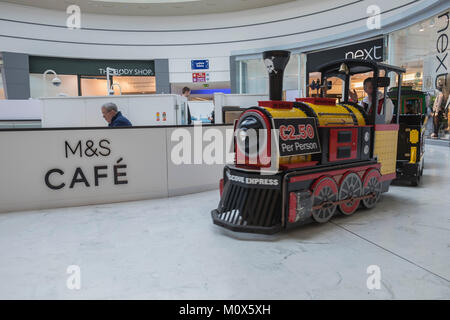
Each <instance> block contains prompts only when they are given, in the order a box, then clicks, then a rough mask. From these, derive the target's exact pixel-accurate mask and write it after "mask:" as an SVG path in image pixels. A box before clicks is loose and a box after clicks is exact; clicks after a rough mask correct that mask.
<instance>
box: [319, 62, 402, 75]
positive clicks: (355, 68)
mask: <svg viewBox="0 0 450 320" xmlns="http://www.w3.org/2000/svg"><path fill="white" fill-rule="evenodd" d="M342 63H345V64H346V65H347V67H348V69H349V74H350V75H353V74H358V73H366V72H370V71H373V70H376V69H378V70H385V71H394V72H396V73H405V72H406V70H405V69H404V68H400V67H397V66H393V65H389V64H385V63H381V62H376V61H372V60H362V59H340V60H335V61H332V62H328V63H325V64H323V65H321V66H319V68H318V71H319V72H321V73H339V69H340V67H341V64H342Z"/></svg>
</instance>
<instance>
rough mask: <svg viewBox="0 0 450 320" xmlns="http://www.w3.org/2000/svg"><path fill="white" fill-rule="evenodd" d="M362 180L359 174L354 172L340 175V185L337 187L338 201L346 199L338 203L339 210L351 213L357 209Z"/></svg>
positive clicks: (346, 213) (347, 213)
mask: <svg viewBox="0 0 450 320" xmlns="http://www.w3.org/2000/svg"><path fill="white" fill-rule="evenodd" d="M361 194H362V182H361V179H360V178H359V176H358V175H357V174H356V173H354V172H348V173H346V174H345V175H344V177H342V182H341V186H340V188H339V201H341V200H347V199H348V201H345V202H343V203H341V204H339V210H341V212H342V213H343V214H345V215H351V214H352V213H354V212H355V211H356V209H358V207H359V204H360V202H361V200H360V199H355V198H357V197H361Z"/></svg>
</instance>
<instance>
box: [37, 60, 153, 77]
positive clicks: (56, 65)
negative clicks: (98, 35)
mask: <svg viewBox="0 0 450 320" xmlns="http://www.w3.org/2000/svg"><path fill="white" fill-rule="evenodd" d="M29 65H30V66H29V67H30V73H44V72H45V71H46V70H48V69H53V70H55V71H56V73H57V74H69V75H82V76H105V75H106V68H107V67H110V68H114V69H117V73H118V75H120V76H154V75H155V62H154V61H153V60H88V59H67V58H52V57H38V56H30V58H29Z"/></svg>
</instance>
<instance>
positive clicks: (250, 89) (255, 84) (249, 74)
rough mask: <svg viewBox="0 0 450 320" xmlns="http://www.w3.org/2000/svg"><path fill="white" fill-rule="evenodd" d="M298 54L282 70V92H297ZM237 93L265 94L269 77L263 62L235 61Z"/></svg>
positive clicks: (257, 60)
mask: <svg viewBox="0 0 450 320" xmlns="http://www.w3.org/2000/svg"><path fill="white" fill-rule="evenodd" d="M298 61H299V59H298V54H292V55H291V57H290V59H289V62H288V64H287V66H286V69H285V70H284V79H283V91H285V92H286V91H290V90H298V89H299V88H298V82H299V71H298V70H299V65H298V63H299V62H298ZM236 74H237V92H240V93H253V94H267V93H268V92H269V76H268V74H267V69H266V67H265V65H264V62H263V60H262V59H261V58H260V59H248V60H240V61H236Z"/></svg>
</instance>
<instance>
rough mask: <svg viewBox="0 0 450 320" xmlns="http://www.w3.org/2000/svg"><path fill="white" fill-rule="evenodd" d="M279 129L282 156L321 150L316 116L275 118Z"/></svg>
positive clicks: (276, 127)
mask: <svg viewBox="0 0 450 320" xmlns="http://www.w3.org/2000/svg"><path fill="white" fill-rule="evenodd" d="M273 121H274V124H275V129H277V130H278V142H279V149H280V156H281V157H287V156H297V155H306V154H313V153H319V152H320V142H319V135H318V133H317V127H316V121H315V119H314V118H291V119H289V118H288V119H273Z"/></svg>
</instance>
